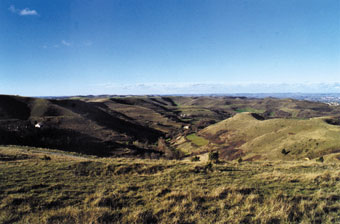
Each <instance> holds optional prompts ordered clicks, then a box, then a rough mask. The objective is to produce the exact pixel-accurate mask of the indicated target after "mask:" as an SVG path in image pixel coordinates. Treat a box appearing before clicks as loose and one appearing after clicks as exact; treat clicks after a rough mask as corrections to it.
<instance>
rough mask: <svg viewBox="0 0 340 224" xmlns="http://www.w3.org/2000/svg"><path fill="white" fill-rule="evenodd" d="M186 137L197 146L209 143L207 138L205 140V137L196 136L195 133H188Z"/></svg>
mask: <svg viewBox="0 0 340 224" xmlns="http://www.w3.org/2000/svg"><path fill="white" fill-rule="evenodd" d="M186 138H187V139H188V140H189V141H191V142H192V143H193V144H195V145H197V146H204V145H207V144H208V143H209V141H208V140H206V139H205V138H202V137H200V136H197V135H196V134H190V135H188V136H186Z"/></svg>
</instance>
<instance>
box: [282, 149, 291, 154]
mask: <svg viewBox="0 0 340 224" xmlns="http://www.w3.org/2000/svg"><path fill="white" fill-rule="evenodd" d="M281 153H282V154H284V155H287V154H288V153H290V151H287V150H286V149H282V151H281Z"/></svg>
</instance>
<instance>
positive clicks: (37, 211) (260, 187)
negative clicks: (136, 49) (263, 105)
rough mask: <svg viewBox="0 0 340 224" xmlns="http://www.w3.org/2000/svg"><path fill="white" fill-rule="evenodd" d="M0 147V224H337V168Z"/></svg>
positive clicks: (332, 165) (339, 201)
mask: <svg viewBox="0 0 340 224" xmlns="http://www.w3.org/2000/svg"><path fill="white" fill-rule="evenodd" d="M47 156H49V157H50V160H46V159H43V158H44V154H43V153H42V152H39V153H33V152H31V151H28V150H24V149H23V148H17V147H0V159H1V161H0V192H1V194H0V223H13V222H17V223H252V222H254V223H297V222H298V223H339V222H340V171H339V168H340V164H338V163H328V162H324V163H320V162H315V161H306V162H292V161H290V162H242V163H241V164H238V163H237V162H235V163H219V164H214V165H213V166H212V167H211V169H205V166H206V164H205V163H200V162H198V163H197V162H196V163H192V162H183V161H166V160H138V159H98V158H85V157H80V156H70V155H61V154H57V153H48V154H47Z"/></svg>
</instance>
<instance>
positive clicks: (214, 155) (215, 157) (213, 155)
mask: <svg viewBox="0 0 340 224" xmlns="http://www.w3.org/2000/svg"><path fill="white" fill-rule="evenodd" d="M209 161H212V162H214V163H217V162H218V152H217V151H215V152H213V151H212V152H209Z"/></svg>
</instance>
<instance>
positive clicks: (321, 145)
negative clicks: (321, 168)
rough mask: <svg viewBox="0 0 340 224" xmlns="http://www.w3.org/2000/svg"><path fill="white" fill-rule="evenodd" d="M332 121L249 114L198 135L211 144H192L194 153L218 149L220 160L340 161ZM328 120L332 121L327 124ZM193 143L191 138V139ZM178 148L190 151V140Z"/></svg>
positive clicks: (339, 132) (339, 137) (338, 134)
mask: <svg viewBox="0 0 340 224" xmlns="http://www.w3.org/2000/svg"><path fill="white" fill-rule="evenodd" d="M330 120H332V118H327V117H319V118H311V119H283V118H280V119H269V120H264V118H263V117H261V116H259V115H257V114H253V113H249V112H245V113H240V114H237V115H235V116H233V117H232V118H229V119H226V120H224V121H221V122H218V123H216V124H213V125H210V126H208V127H206V128H205V129H203V130H201V131H199V132H198V135H199V136H201V137H200V138H202V139H205V141H207V140H208V141H209V144H204V146H201V145H199V144H194V143H193V142H191V144H190V147H191V148H190V150H189V151H191V152H193V153H195V152H196V153H198V152H204V151H207V150H208V151H211V150H218V151H219V152H220V158H224V159H228V160H233V159H238V158H239V157H242V158H243V159H246V160H247V159H250V160H254V159H255V160H296V159H305V158H309V159H315V158H318V157H320V156H325V155H328V157H327V158H329V159H333V160H335V161H338V160H339V159H340V126H339V125H338V124H330V123H331V122H329V121H330ZM326 121H328V122H326ZM189 140H190V139H189ZM175 146H176V147H177V148H179V149H180V150H183V151H188V149H185V148H188V141H182V142H180V141H178V142H176V144H175Z"/></svg>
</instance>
